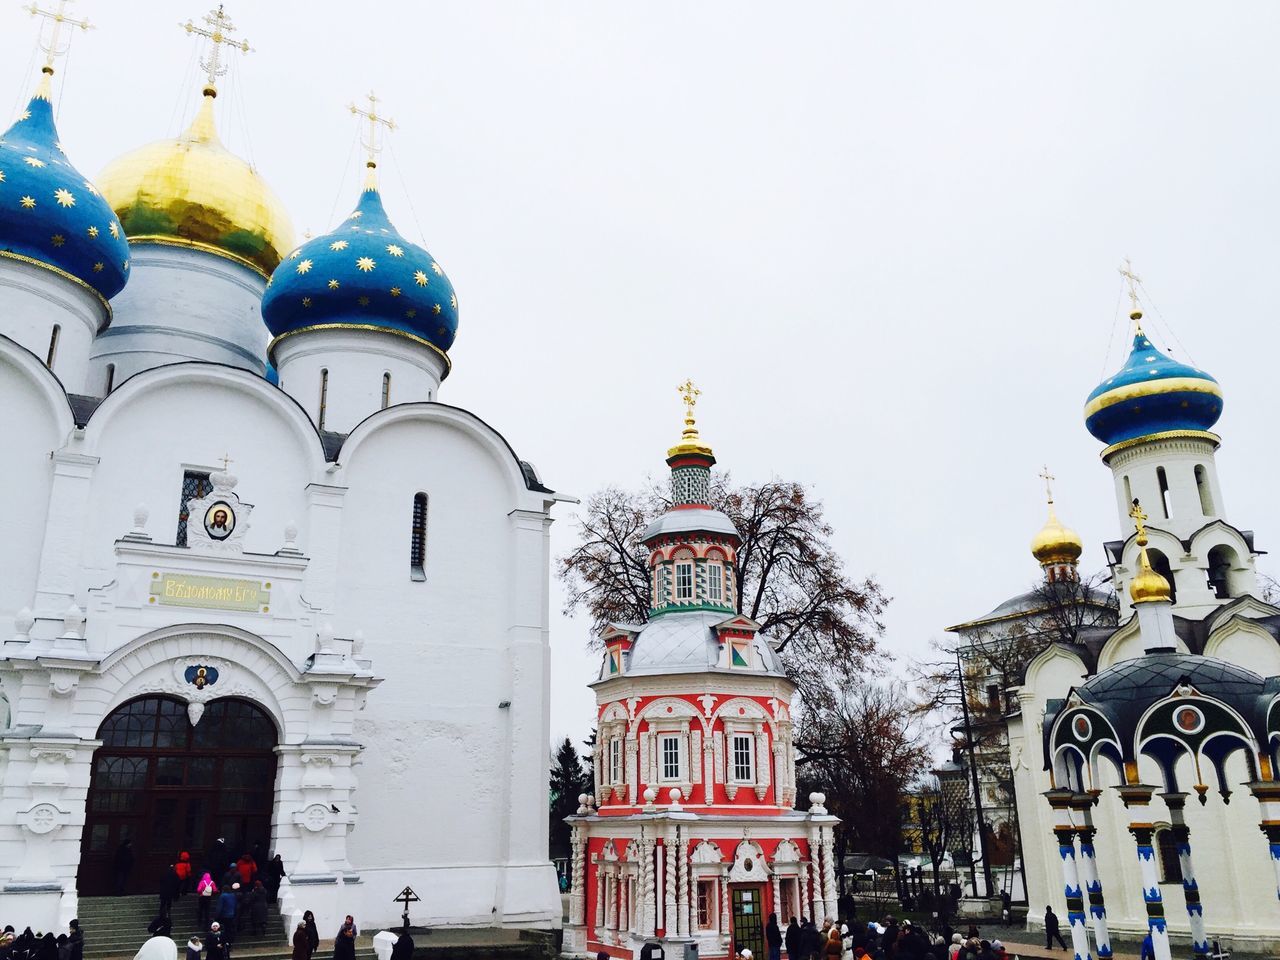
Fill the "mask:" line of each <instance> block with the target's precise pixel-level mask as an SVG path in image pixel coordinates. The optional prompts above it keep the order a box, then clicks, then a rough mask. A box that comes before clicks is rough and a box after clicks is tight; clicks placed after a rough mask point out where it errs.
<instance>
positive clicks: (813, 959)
mask: <svg viewBox="0 0 1280 960" xmlns="http://www.w3.org/2000/svg"><path fill="white" fill-rule="evenodd" d="M800 929H801V930H802V931H803V933H804V939H803V940H802V941H801V943H800V953H801V956H803V957H805V958H807V960H819V958H820V957H821V956H822V948H823V945H824V941H823V936H822V931H820V930H819V929H818V926H817V924H815V923H814V922H813V921H812V920H806V921H805V922H804V926H803V927H801V928H800Z"/></svg>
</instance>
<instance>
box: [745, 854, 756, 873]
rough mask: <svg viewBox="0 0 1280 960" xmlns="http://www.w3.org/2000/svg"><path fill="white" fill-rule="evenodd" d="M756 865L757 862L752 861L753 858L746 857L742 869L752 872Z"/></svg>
mask: <svg viewBox="0 0 1280 960" xmlns="http://www.w3.org/2000/svg"><path fill="white" fill-rule="evenodd" d="M754 866H755V864H754V863H753V862H752V860H751V858H750V857H747V859H745V860H743V861H742V869H744V870H746V871H747V873H750V872H751V869H752V867H754Z"/></svg>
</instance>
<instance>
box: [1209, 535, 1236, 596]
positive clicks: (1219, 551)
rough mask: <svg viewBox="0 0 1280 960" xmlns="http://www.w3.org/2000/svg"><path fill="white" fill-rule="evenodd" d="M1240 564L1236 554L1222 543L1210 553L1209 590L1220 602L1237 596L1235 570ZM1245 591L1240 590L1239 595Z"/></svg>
mask: <svg viewBox="0 0 1280 960" xmlns="http://www.w3.org/2000/svg"><path fill="white" fill-rule="evenodd" d="M1238 563H1239V557H1238V556H1237V555H1236V552H1235V551H1234V550H1232V549H1231V548H1230V547H1228V546H1227V545H1226V544H1225V543H1220V544H1218V545H1217V546H1216V547H1214V548H1213V549H1212V550H1210V551H1209V589H1210V590H1212V591H1213V595H1214V596H1215V597H1217V598H1218V599H1219V600H1226V599H1227V598H1228V597H1233V596H1237V595H1238V594H1237V589H1236V588H1237V586H1238V585H1237V584H1236V583H1235V582H1233V581H1234V580H1235V568H1236V566H1237V564H1238ZM1243 592H1244V590H1243V589H1240V590H1239V593H1243Z"/></svg>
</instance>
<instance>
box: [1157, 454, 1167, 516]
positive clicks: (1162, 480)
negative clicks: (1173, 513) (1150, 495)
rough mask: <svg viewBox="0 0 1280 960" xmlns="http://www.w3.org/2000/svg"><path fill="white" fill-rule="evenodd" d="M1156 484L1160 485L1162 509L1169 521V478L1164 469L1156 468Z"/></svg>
mask: <svg viewBox="0 0 1280 960" xmlns="http://www.w3.org/2000/svg"><path fill="white" fill-rule="evenodd" d="M1156 483H1158V484H1159V485H1160V509H1161V510H1162V511H1163V512H1164V518H1165V519H1166V520H1168V519H1169V477H1168V475H1167V474H1166V473H1165V472H1164V467H1156Z"/></svg>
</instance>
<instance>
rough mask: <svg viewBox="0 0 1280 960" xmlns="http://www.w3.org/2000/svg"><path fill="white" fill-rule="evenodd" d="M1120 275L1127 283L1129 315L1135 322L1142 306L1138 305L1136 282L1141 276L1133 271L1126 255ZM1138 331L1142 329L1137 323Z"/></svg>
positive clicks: (1140, 316)
mask: <svg viewBox="0 0 1280 960" xmlns="http://www.w3.org/2000/svg"><path fill="white" fill-rule="evenodd" d="M1120 276H1122V277H1124V278H1125V280H1126V281H1127V282H1128V284H1129V316H1130V318H1132V320H1133V321H1134V323H1135V324H1137V321H1138V320H1140V319H1141V318H1142V308H1141V307H1140V306H1138V284H1140V283H1141V282H1142V278H1141V277H1140V276H1138V275H1137V274H1136V273H1134V272H1133V264H1132V263H1130V262H1129V258H1128V257H1125V258H1124V266H1123V267H1121V268H1120ZM1138 331H1139V332H1141V331H1142V326H1141V324H1138Z"/></svg>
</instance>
